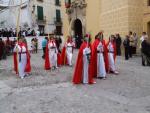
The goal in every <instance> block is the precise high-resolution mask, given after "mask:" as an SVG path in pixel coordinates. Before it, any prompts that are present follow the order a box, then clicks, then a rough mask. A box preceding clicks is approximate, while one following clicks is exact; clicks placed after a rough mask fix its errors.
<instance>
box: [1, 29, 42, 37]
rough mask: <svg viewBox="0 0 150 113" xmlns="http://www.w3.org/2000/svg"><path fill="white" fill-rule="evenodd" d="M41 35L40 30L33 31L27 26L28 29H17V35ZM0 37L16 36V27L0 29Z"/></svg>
mask: <svg viewBox="0 0 150 113" xmlns="http://www.w3.org/2000/svg"><path fill="white" fill-rule="evenodd" d="M37 34H38V35H39V36H43V35H44V32H40V31H39V30H37V31H35V30H34V29H31V28H28V29H21V28H20V29H19V31H18V35H19V36H36V35H37ZM0 37H17V29H16V28H15V29H13V28H9V29H8V28H5V29H0Z"/></svg>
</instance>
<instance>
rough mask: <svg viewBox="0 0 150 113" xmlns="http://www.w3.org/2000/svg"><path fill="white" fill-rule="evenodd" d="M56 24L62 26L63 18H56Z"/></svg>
mask: <svg viewBox="0 0 150 113" xmlns="http://www.w3.org/2000/svg"><path fill="white" fill-rule="evenodd" d="M54 24H55V25H56V26H62V24H63V23H62V19H61V18H54Z"/></svg>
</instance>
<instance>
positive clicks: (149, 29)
mask: <svg viewBox="0 0 150 113" xmlns="http://www.w3.org/2000/svg"><path fill="white" fill-rule="evenodd" d="M147 34H148V36H150V22H148V23H147Z"/></svg>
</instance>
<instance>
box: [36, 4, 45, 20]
mask: <svg viewBox="0 0 150 113" xmlns="http://www.w3.org/2000/svg"><path fill="white" fill-rule="evenodd" d="M37 18H38V20H44V15H43V7H41V6H37Z"/></svg>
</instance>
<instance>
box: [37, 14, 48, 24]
mask: <svg viewBox="0 0 150 113" xmlns="http://www.w3.org/2000/svg"><path fill="white" fill-rule="evenodd" d="M36 22H37V24H38V25H45V24H46V16H44V18H43V19H39V18H38V17H37V16H36Z"/></svg>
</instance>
